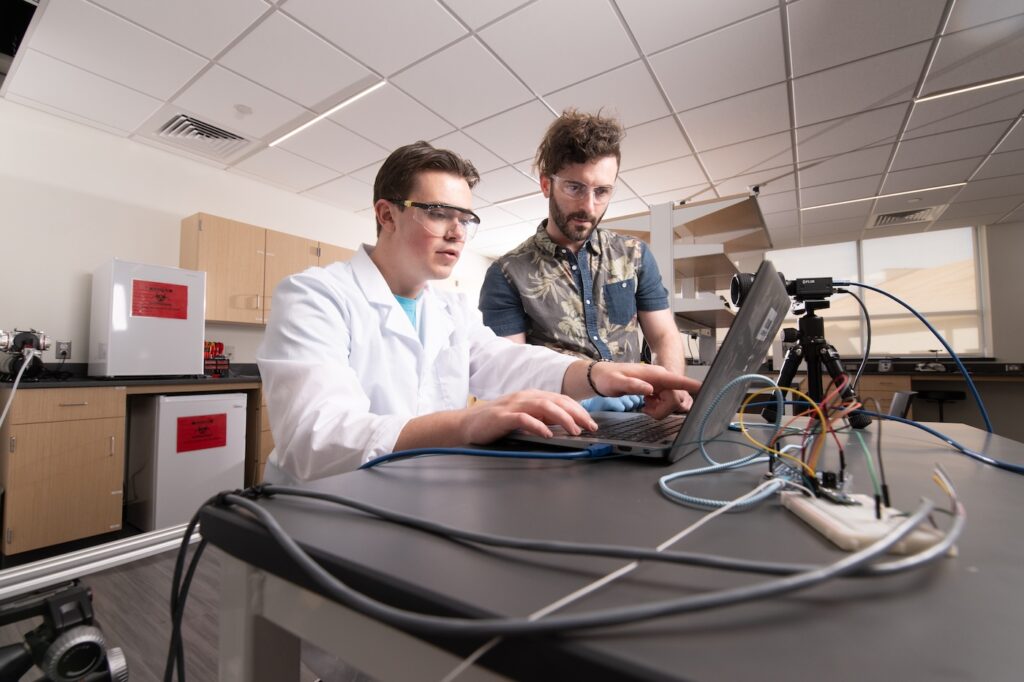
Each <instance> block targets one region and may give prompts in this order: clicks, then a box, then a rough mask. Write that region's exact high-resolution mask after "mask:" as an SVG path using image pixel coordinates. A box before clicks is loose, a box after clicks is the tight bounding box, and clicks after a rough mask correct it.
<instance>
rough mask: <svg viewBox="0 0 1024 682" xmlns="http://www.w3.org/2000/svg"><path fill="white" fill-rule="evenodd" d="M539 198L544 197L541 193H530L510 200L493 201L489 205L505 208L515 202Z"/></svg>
mask: <svg viewBox="0 0 1024 682" xmlns="http://www.w3.org/2000/svg"><path fill="white" fill-rule="evenodd" d="M540 196H544V193H543V192H531V193H529V194H522V195H520V196H518V197H512V198H511V199H502V200H501V201H495V202H493V203H492V204H491V206H505V205H507V204H513V203H515V202H517V201H522V200H523V199H533V198H534V197H540Z"/></svg>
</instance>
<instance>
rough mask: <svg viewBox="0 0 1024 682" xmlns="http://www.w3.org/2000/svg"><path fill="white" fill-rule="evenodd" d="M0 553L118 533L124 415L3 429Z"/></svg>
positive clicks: (122, 472)
mask: <svg viewBox="0 0 1024 682" xmlns="http://www.w3.org/2000/svg"><path fill="white" fill-rule="evenodd" d="M7 435H8V442H6V443H4V446H5V447H6V449H7V453H6V457H5V469H6V471H5V477H4V478H5V481H6V483H7V490H6V492H5V494H4V540H3V553H4V554H15V553H17V552H24V551H27V550H30V549H38V548H39V547H46V546H48V545H55V544H58V543H61V542H68V541H69V540H77V539H79V538H84V537H88V536H90V535H99V534H100V533H109V532H110V531H113V530H118V529H120V528H121V498H122V485H123V478H124V418H123V417H113V418H107V419H84V420H73V421H64V422H54V423H48V424H46V423H41V424H22V425H17V426H12V427H11V428H10V429H9V430H7Z"/></svg>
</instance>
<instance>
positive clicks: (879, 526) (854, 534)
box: [781, 492, 956, 556]
mask: <svg viewBox="0 0 1024 682" xmlns="http://www.w3.org/2000/svg"><path fill="white" fill-rule="evenodd" d="M781 497H782V506H783V507H785V508H786V509H788V510H790V511H791V512H793V513H794V514H796V515H797V516H799V517H800V518H801V519H803V521H804V522H806V523H807V524H808V525H809V526H811V527H812V528H814V529H815V530H816V531H818V532H819V533H821V534H822V535H824V536H825V537H826V538H828V539H829V540H831V541H832V542H833V543H834V544H835V545H836V546H837V547H839V548H840V549H845V550H846V551H848V552H853V551H856V550H859V549H863V548H864V547H867V546H868V545H870V544H871V543H873V542H876V541H877V540H879V539H881V538H882V537H883V536H885V535H887V534H888V533H889V532H890V531H892V529H893V528H895V527H896V526H898V525H899V524H900V523H902V522H903V520H904V519H905V518H906V516H907V515H906V514H905V513H904V512H901V511H900V510H898V509H893V508H892V507H883V508H882V518H881V519H876V518H875V500H874V499H873V498H871V497H868V496H867V495H850V497H851V498H853V499H854V500H856V501H857V502H859V503H860V504H855V505H842V504H836V503H834V502H832V501H830V500H824V499H820V498H812V497H805V496H804V495H803V494H802V493H798V492H784V493H782V494H781ZM944 536H945V534H944V533H943V532H942V531H941V530H938V529H937V528H934V527H933V526H926V525H920V526H918V527H917V528H915V529H914V530H913V531H911V533H910V534H909V535H907V536H906V537H905V538H903V539H902V540H900V541H899V542H898V543H896V544H895V545H893V547H892V548H890V549H889V552H890V553H891V554H915V553H917V552H920V551H921V550H923V549H927V548H928V547H931V546H932V545H934V544H935V543H937V542H939V541H940V540H942V538H943V537H944ZM949 555H950V556H955V555H956V548H955V547H951V548H950V550H949Z"/></svg>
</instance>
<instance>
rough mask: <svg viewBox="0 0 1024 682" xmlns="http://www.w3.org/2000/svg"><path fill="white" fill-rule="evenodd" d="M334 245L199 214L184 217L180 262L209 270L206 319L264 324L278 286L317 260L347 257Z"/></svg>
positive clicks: (324, 261) (323, 262)
mask: <svg viewBox="0 0 1024 682" xmlns="http://www.w3.org/2000/svg"><path fill="white" fill-rule="evenodd" d="M353 253H354V252H353V251H352V250H351V249H345V248H342V247H340V246H334V245H333V244H326V243H323V242H317V241H315V240H311V239H306V238H304V237H297V236H295V235H292V234H285V233H283V232H277V231H275V230H268V229H267V228H264V227H257V226H256V225H248V224H246V223H241V222H238V221H237V220H230V219H228V218H221V217H219V216H215V215H210V214H208V213H197V214H195V215H192V216H189V217H188V218H185V219H184V220H182V221H181V253H180V257H179V260H178V263H179V265H180V266H181V267H183V268H188V269H189V270H202V271H204V272H206V320H207V321H208V322H242V323H246V324H265V323H266V320H267V317H268V316H269V314H270V310H271V307H272V298H273V293H274V288H275V287H277V285H278V284H279V283H280V282H281V280H282V279H284V278H285V277H287V276H288V275H292V274H294V273H297V272H302V271H303V270H305V269H306V268H309V267H312V266H314V265H321V266H323V265H328V264H330V263H333V262H334V261H336V260H348V259H349V258H351V257H352V254H353Z"/></svg>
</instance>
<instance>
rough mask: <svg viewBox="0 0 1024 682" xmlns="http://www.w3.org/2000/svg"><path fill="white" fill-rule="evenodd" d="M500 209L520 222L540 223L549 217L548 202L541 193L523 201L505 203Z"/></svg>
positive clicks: (524, 198)
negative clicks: (531, 221)
mask: <svg viewBox="0 0 1024 682" xmlns="http://www.w3.org/2000/svg"><path fill="white" fill-rule="evenodd" d="M498 208H501V209H502V210H503V211H507V212H508V213H511V214H512V215H514V216H516V217H518V218H519V219H520V220H533V221H540V220H543V219H544V218H547V217H548V200H547V199H546V198H544V195H543V194H541V193H540V192H537V193H536V194H533V195H530V196H528V197H523V198H522V199H515V200H513V201H509V202H504V203H502V204H501V206H499V207H498Z"/></svg>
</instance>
